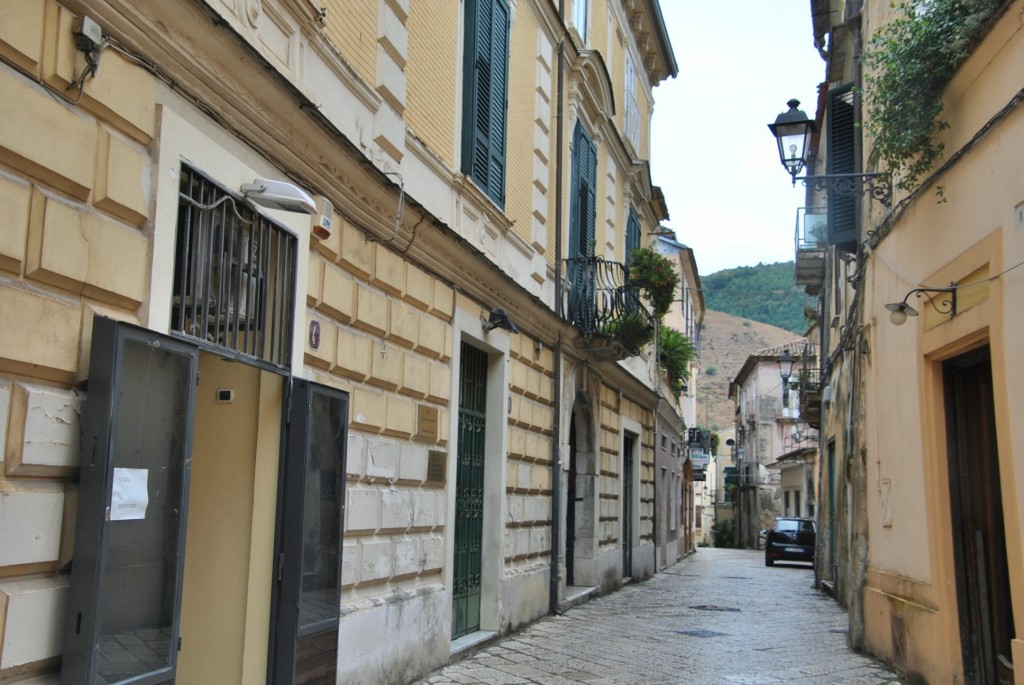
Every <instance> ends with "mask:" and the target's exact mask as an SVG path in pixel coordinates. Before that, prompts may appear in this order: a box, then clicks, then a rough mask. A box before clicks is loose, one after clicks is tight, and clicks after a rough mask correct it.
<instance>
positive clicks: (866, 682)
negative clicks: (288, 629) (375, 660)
mask: <svg viewBox="0 0 1024 685" xmlns="http://www.w3.org/2000/svg"><path fill="white" fill-rule="evenodd" d="M813 582H814V574H813V571H812V570H811V567H810V566H809V565H805V564H792V565H787V564H777V565H776V566H775V567H774V568H766V567H765V566H764V557H763V555H762V553H760V552H753V551H749V550H733V549H713V548H702V549H700V550H698V552H697V553H696V554H693V555H691V556H689V557H687V558H686V559H684V560H683V561H681V562H679V563H678V564H676V565H675V566H672V567H670V568H668V569H666V570H664V571H662V572H661V573H659V574H657V575H656V576H655V577H654V578H651V579H650V580H647V581H644V582H640V583H636V584H632V585H628V586H626V587H625V588H623V589H622V590H621V591H619V592H615V593H613V594H611V595H608V596H606V597H600V598H597V599H594V600H591V601H590V602H588V603H587V604H584V605H582V606H578V607H576V608H574V609H572V610H570V611H569V612H567V613H566V614H565V615H564V616H548V617H545V618H544V619H542V620H540V621H538V622H537V623H535V624H533V625H531V626H529V627H527V628H526V629H524V630H522V631H520V632H518V633H515V634H513V635H510V636H508V637H506V638H504V639H502V640H499V641H497V642H494V643H492V644H490V645H489V646H487V647H485V648H484V649H482V650H481V651H478V652H476V653H475V654H473V655H471V656H469V657H467V658H465V659H463V660H461V661H459V662H457V663H455V664H452V665H451V666H448V667H447V668H445V669H443V670H440V671H437V672H436V673H434V674H432V675H430V676H428V677H427V678H425V679H423V680H420V681H418V685H444V684H447V683H485V684H487V685H516V684H520V683H537V684H539V685H572V684H575V683H587V684H588V685H669V684H679V685H730V684H736V685H778V684H780V683H785V684H787V685H789V684H793V685H829V684H833V683H841V684H843V685H883V684H888V685H900V684H901V683H902V681H901V680H900V679H899V678H898V677H897V676H896V675H894V674H893V673H892V671H891V670H889V669H888V668H887V667H886V666H885V665H884V664H881V663H879V662H878V661H876V660H874V659H872V658H870V657H868V656H865V655H862V654H858V653H856V652H854V651H853V650H851V649H850V648H849V647H847V645H846V629H847V617H846V613H845V611H843V609H842V608H840V607H839V606H838V605H837V604H836V603H835V602H834V601H832V599H830V598H829V597H827V596H826V595H824V594H822V593H819V592H818V591H816V590H814V589H813V587H812V585H813Z"/></svg>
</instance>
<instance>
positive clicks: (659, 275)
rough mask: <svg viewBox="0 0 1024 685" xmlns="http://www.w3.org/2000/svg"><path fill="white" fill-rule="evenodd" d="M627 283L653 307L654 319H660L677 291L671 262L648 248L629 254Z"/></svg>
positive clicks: (676, 277)
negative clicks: (639, 292)
mask: <svg viewBox="0 0 1024 685" xmlns="http://www.w3.org/2000/svg"><path fill="white" fill-rule="evenodd" d="M628 283H629V284H631V285H633V286H634V287H636V288H639V289H640V290H641V291H642V292H643V294H644V297H646V298H647V300H648V301H649V302H650V303H651V307H653V309H654V311H653V314H654V318H655V319H658V320H660V319H662V318H663V317H664V316H665V314H666V313H668V310H669V307H671V306H672V300H674V299H675V298H676V291H677V290H678V289H679V273H678V272H677V271H676V270H675V269H674V268H673V266H672V262H671V261H669V260H668V258H666V257H665V256H663V255H661V254H659V253H658V252H656V251H655V250H654V249H652V248H650V247H638V248H636V249H634V250H633V251H632V253H630V257H629V279H628Z"/></svg>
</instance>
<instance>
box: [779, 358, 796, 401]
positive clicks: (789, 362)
mask: <svg viewBox="0 0 1024 685" xmlns="http://www.w3.org/2000/svg"><path fill="white" fill-rule="evenodd" d="M779 375H780V376H782V406H783V407H788V406H789V377H790V376H792V375H793V355H791V354H790V353H789V350H783V351H782V354H780V355H779Z"/></svg>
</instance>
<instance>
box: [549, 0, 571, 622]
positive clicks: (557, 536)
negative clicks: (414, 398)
mask: <svg viewBox="0 0 1024 685" xmlns="http://www.w3.org/2000/svg"><path fill="white" fill-rule="evenodd" d="M558 19H559V22H560V23H561V24H562V37H561V38H560V39H559V40H558V69H557V76H556V78H557V79H558V83H557V84H555V87H556V95H555V315H556V316H557V317H558V318H559V320H562V319H563V318H564V317H563V311H562V183H563V179H562V163H563V159H562V157H563V155H562V146H563V144H564V139H565V136H564V133H563V123H562V120H563V119H564V111H563V110H564V108H565V102H564V99H565V95H564V94H563V88H562V82H563V79H564V74H565V0H558ZM554 366H555V368H554V374H555V383H554V390H553V394H554V398H555V411H554V414H555V425H554V426H552V435H551V571H550V576H551V577H550V580H549V590H548V593H549V608H550V611H551V613H553V614H561V613H562V609H561V607H560V606H559V603H558V553H559V550H560V549H561V547H562V535H561V532H562V460H561V452H560V449H561V447H560V443H561V441H562V431H561V426H562V336H561V335H559V336H558V339H557V340H556V341H555V348H554ZM569 506H574V503H572V502H570V503H569Z"/></svg>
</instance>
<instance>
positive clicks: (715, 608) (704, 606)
mask: <svg viewBox="0 0 1024 685" xmlns="http://www.w3.org/2000/svg"><path fill="white" fill-rule="evenodd" d="M690 608H691V609H696V610H697V611H739V609H737V608H736V607H720V606H716V605H714V604H698V605H697V606H692V607H690Z"/></svg>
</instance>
